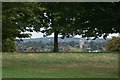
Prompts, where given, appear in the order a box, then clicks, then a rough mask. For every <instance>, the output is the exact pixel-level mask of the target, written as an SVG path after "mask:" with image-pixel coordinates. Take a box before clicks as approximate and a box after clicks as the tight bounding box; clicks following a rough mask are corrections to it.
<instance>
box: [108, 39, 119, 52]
mask: <svg viewBox="0 0 120 80" xmlns="http://www.w3.org/2000/svg"><path fill="white" fill-rule="evenodd" d="M106 46H107V50H108V51H118V52H120V37H112V39H111V40H109V41H108V42H107V45H106Z"/></svg>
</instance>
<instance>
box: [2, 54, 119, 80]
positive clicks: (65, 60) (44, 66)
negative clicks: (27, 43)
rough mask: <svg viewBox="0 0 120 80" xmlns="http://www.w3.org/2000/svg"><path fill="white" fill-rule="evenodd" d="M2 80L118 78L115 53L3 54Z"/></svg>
mask: <svg viewBox="0 0 120 80" xmlns="http://www.w3.org/2000/svg"><path fill="white" fill-rule="evenodd" d="M2 59H3V65H2V71H3V74H2V76H3V78H117V77H118V55H117V54H116V53H3V56H2Z"/></svg>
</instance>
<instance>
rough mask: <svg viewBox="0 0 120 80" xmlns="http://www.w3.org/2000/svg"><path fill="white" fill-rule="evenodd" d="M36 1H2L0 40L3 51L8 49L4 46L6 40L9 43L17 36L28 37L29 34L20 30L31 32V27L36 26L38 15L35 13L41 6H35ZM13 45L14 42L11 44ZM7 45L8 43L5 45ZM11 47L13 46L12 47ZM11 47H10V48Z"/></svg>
mask: <svg viewBox="0 0 120 80" xmlns="http://www.w3.org/2000/svg"><path fill="white" fill-rule="evenodd" d="M36 6H38V5H37V4H36V3H30V2H29V3H27V2H24V3H22V2H3V5H2V28H3V29H2V41H3V51H5V50H6V51H10V50H7V49H4V48H6V47H5V45H7V44H6V43H7V41H6V40H8V39H9V40H10V41H11V43H12V42H13V41H15V39H16V37H17V38H25V37H30V36H31V34H27V33H22V32H26V31H29V32H33V30H32V29H31V28H32V27H33V25H34V27H35V26H38V23H39V21H38V19H37V18H38V17H37V16H35V13H37V12H40V10H42V8H40V7H39V8H38V7H36ZM10 41H9V42H10ZM13 45H14V44H13ZM7 46H9V44H8V45H7ZM12 48H13V47H12ZM12 48H11V49H12Z"/></svg>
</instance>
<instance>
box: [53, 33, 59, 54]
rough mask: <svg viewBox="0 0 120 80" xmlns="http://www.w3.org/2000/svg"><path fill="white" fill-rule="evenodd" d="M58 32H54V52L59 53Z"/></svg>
mask: <svg viewBox="0 0 120 80" xmlns="http://www.w3.org/2000/svg"><path fill="white" fill-rule="evenodd" d="M58 51H59V50H58V31H55V32H54V50H53V52H58Z"/></svg>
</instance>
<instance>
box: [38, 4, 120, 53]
mask: <svg viewBox="0 0 120 80" xmlns="http://www.w3.org/2000/svg"><path fill="white" fill-rule="evenodd" d="M41 6H43V7H45V8H46V10H45V11H43V12H42V13H41V14H40V20H41V26H42V27H44V28H45V30H43V31H42V32H43V33H45V34H46V35H50V34H51V33H54V52H58V34H61V35H63V38H64V37H65V36H66V37H70V36H74V35H82V36H83V37H95V39H96V38H98V37H101V36H103V37H104V38H106V37H107V36H108V34H109V33H120V31H119V30H120V27H119V26H120V25H119V22H118V21H119V20H120V16H119V12H120V10H119V9H120V6H119V3H112V2H110V3H59V2H56V3H42V4H41ZM108 26H109V27H108Z"/></svg>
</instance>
